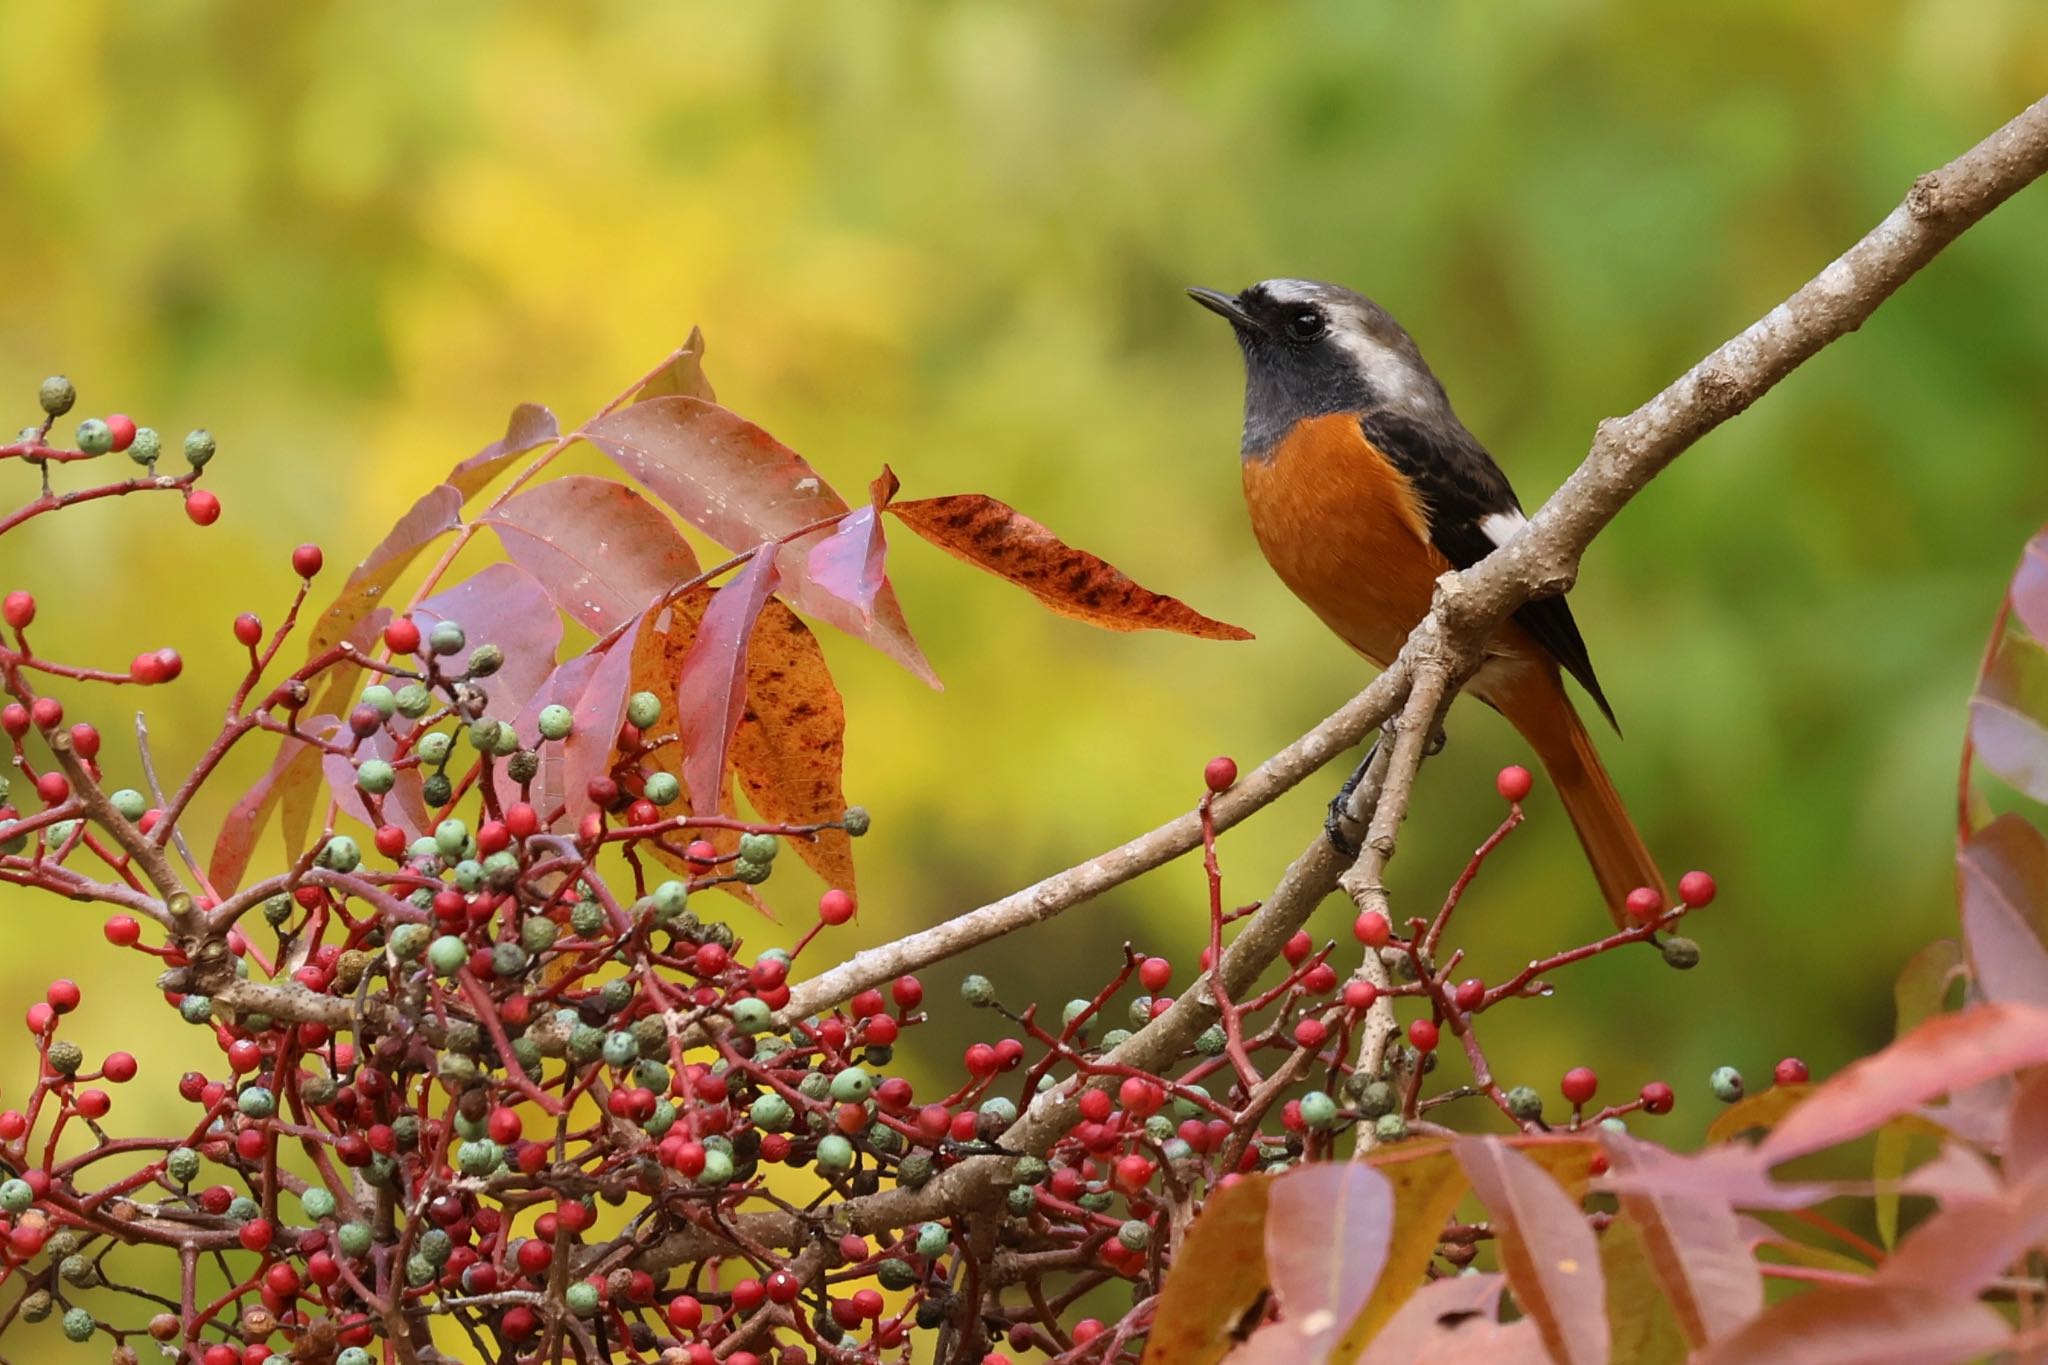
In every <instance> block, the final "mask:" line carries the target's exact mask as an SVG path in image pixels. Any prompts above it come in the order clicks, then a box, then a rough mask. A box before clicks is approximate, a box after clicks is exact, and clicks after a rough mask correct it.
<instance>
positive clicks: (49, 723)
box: [28, 697, 64, 730]
mask: <svg viewBox="0 0 2048 1365" xmlns="http://www.w3.org/2000/svg"><path fill="white" fill-rule="evenodd" d="M28 715H29V719H30V720H32V721H34V722H35V723H36V729H38V730H54V729H56V728H57V727H58V726H60V725H62V724H63V723H64V703H63V702H61V701H58V700H57V699H56V698H55V697H37V698H36V699H35V700H34V701H33V702H31V703H30V704H29V708H28Z"/></svg>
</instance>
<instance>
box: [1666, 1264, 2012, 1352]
mask: <svg viewBox="0 0 2048 1365" xmlns="http://www.w3.org/2000/svg"><path fill="white" fill-rule="evenodd" d="M2010 1334H2011V1329H2010V1328H2009V1327H2007V1326H2006V1324H2005V1320H2004V1319H2003V1318H2001V1317H1999V1316H1998V1314H1997V1313H1996V1312H1994V1311H1993V1310H1991V1309H1990V1308H1987V1307H1985V1306H1984V1305H1983V1304H1980V1303H1965V1302H1962V1301H1960V1300H1957V1299H1952V1298H1949V1297H1947V1296H1946V1295H1943V1294H1938V1293H1936V1292H1935V1291H1933V1290H1931V1289H1920V1288H1916V1287H1914V1286H1911V1285H1893V1284H1871V1285H1869V1286H1861V1285H1855V1286H1841V1287H1837V1286H1834V1285H1827V1286H1823V1287H1821V1288H1818V1289H1813V1290H1809V1291H1807V1292H1806V1293H1803V1294H1797V1295H1794V1296H1793V1297H1791V1298H1789V1299H1786V1300H1784V1301H1783V1302H1782V1303H1778V1304H1775V1305H1773V1306H1772V1307H1771V1308H1770V1309H1768V1310H1767V1311H1766V1312H1765V1313H1764V1314H1763V1315H1762V1316H1760V1317H1758V1318H1757V1319H1756V1320H1755V1321H1753V1322H1751V1323H1750V1324H1749V1325H1748V1326H1747V1327H1745V1328H1743V1329H1742V1330H1741V1331H1739V1332H1737V1333H1735V1334H1734V1335H1733V1336H1728V1337H1723V1338H1722V1339H1721V1340H1720V1341H1718V1342H1716V1343H1715V1344H1714V1345H1713V1346H1710V1347H1708V1348H1707V1350H1705V1351H1704V1352H1702V1353H1700V1354H1699V1355H1696V1356H1694V1357H1693V1365H1758V1362H1761V1361H1769V1362H1770V1365H1950V1362H1953V1361H1961V1360H1968V1359H1970V1358H1972V1357H1974V1356H1980V1355H1983V1354H1985V1353H1987V1352H1989V1351H1993V1350H1996V1349H1997V1348H1998V1347H1999V1346H2000V1345H2001V1344H2002V1343H2003V1342H2004V1341H2005V1340H2006V1338H2007V1337H2008V1336H2009V1335H2010Z"/></svg>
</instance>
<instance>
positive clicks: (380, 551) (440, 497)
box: [306, 483, 462, 657]
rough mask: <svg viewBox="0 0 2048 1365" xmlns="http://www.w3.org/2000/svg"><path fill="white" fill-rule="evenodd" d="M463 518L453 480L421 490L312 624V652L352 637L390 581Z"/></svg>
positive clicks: (458, 495) (314, 652)
mask: <svg viewBox="0 0 2048 1365" xmlns="http://www.w3.org/2000/svg"><path fill="white" fill-rule="evenodd" d="M461 520H462V494H461V492H460V491H458V490H457V489H456V488H455V487H454V486H453V485H451V484H445V483H443V484H436V485H434V487H432V488H430V489H428V490H427V491H426V492H425V493H423V494H421V495H420V498H419V500H418V501H417V502H415V503H413V505H412V507H411V508H410V509H409V510H408V511H407V512H406V514H405V515H404V516H402V517H400V518H399V519H398V524H397V525H395V526H393V527H392V528H391V530H390V532H389V533H388V534H387V535H386V536H385V537H384V539H383V540H381V541H379V542H378V543H377V548H375V549H374V550H372V551H370V553H369V555H368V556H367V557H366V558H365V559H364V560H363V562H362V563H360V564H358V565H356V567H355V569H354V570H353V571H352V572H351V573H350V574H349V576H348V581H347V582H345V583H343V584H342V585H341V592H340V594H339V595H338V596H336V597H335V599H334V601H333V602H331V603H330V604H329V605H328V607H327V610H326V611H324V612H322V613H321V614H320V619H319V620H318V621H316V622H315V623H314V625H313V631H312V635H311V636H310V638H309V639H308V642H307V647H306V653H307V655H308V657H311V656H313V655H317V654H321V653H324V652H326V651H327V650H329V649H332V648H333V647H334V646H335V645H337V644H340V643H341V642H342V641H343V640H344V639H346V638H348V635H349V632H350V631H352V630H354V629H355V627H356V626H357V625H358V624H360V623H361V621H362V619H363V618H364V617H365V616H367V615H368V614H369V612H370V609H371V607H372V606H374V605H376V604H377V602H378V600H379V599H380V598H382V597H383V595H384V594H385V593H386V592H388V591H390V589H391V585H392V583H394V582H396V581H397V579H398V576H399V575H400V574H401V573H404V572H405V569H406V566H407V565H409V564H411V563H412V562H413V560H414V559H416V558H418V556H419V552H420V551H421V550H423V549H425V548H426V547H427V546H428V545H430V544H432V543H433V542H434V541H435V540H436V539H437V538H439V537H441V536H443V535H446V534H447V533H448V532H450V531H452V530H454V529H455V528H456V526H457V525H459V524H460V523H461Z"/></svg>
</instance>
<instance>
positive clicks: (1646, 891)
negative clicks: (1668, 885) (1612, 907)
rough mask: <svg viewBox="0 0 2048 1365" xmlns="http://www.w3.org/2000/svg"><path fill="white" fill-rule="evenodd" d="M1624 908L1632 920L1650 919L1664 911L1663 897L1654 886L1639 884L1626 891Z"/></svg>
mask: <svg viewBox="0 0 2048 1365" xmlns="http://www.w3.org/2000/svg"><path fill="white" fill-rule="evenodd" d="M1625 908H1626V910H1627V911H1628V917H1629V918H1630V919H1632V920H1638V921H1641V920H1652V919H1655V918H1656V917H1657V916H1658V915H1661V914H1662V913H1664V897H1663V895H1662V894H1661V893H1660V892H1658V891H1657V889H1656V888H1655V887H1649V886H1639V887H1637V888H1636V889H1635V890H1633V891H1631V892H1629V893H1628V901H1627V904H1626V906H1625Z"/></svg>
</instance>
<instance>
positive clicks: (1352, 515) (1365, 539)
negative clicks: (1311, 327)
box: [1244, 413, 1450, 667]
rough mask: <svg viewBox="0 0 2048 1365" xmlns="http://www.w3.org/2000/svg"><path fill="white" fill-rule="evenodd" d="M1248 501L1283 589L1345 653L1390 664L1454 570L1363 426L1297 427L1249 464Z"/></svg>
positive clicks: (1339, 418)
mask: <svg viewBox="0 0 2048 1365" xmlns="http://www.w3.org/2000/svg"><path fill="white" fill-rule="evenodd" d="M1244 500H1245V505H1246V506H1247V507H1248V508H1249V509H1250V511H1251V519H1252V532H1253V534H1254V535H1256V536H1257V537H1258V540H1259V547H1260V548H1261V549H1263V550H1264V551H1265V552H1266V561H1267V562H1268V563H1270V564H1271V565H1272V566H1273V571H1274V572H1275V573H1277V574H1279V575H1280V579H1281V581H1282V582H1284V583H1285V584H1286V585H1287V586H1288V587H1289V588H1291V589H1292V590H1293V591H1294V595H1295V596H1296V597H1299V598H1300V599H1301V600H1302V601H1303V602H1305V603H1307V604H1308V606H1309V609H1310V610H1311V611H1313V612H1315V614H1316V615H1317V616H1319V617H1321V618H1322V620H1323V624H1325V625H1327V626H1328V627H1329V628H1330V629H1331V630H1333V631H1335V632H1336V633H1337V635H1338V636H1339V637H1340V638H1341V639H1343V640H1344V642H1345V643H1346V644H1348V645H1350V646H1351V647H1352V648H1353V649H1355V650H1357V651H1358V652H1359V653H1361V654H1363V655H1365V657H1366V658H1368V659H1371V660H1372V661H1373V662H1374V663H1377V664H1379V665H1381V666H1382V667H1384V666H1385V665H1386V664H1387V663H1388V662H1389V661H1391V660H1392V659H1393V657H1394V656H1395V655H1396V654H1398V653H1399V652H1400V649H1401V643H1402V641H1404V640H1406V639H1407V638H1408V632H1409V631H1410V630H1412V629H1413V628H1414V626H1415V623H1416V622H1417V621H1420V620H1421V619H1422V617H1423V614H1424V613H1425V612H1427V611H1428V610H1429V601H1430V595H1431V593H1432V591H1433V590H1434V587H1435V584H1436V579H1437V575H1439V574H1441V573H1443V572H1444V571H1445V570H1447V569H1449V568H1450V564H1449V562H1448V561H1447V560H1445V559H1444V557H1443V555H1442V554H1441V553H1439V552H1438V550H1437V548H1436V547H1435V546H1434V545H1432V544H1430V541H1429V528H1428V523H1427V521H1426V520H1425V519H1424V512H1423V508H1422V505H1421V503H1420V502H1419V501H1418V500H1417V498H1416V496H1415V493H1414V490H1413V489H1412V488H1411V487H1410V485H1409V483H1408V480H1407V479H1406V478H1404V477H1402V475H1401V474H1400V473H1399V472H1398V471H1397V470H1395V468H1394V467H1393V465H1391V464H1390V463H1388V461H1387V458H1386V456H1384V455H1382V454H1381V453H1380V452H1379V451H1378V450H1377V449H1375V448H1374V447H1373V445H1372V443H1371V442H1369V441H1367V440H1366V439H1365V433H1364V432H1363V431H1361V430H1360V429H1359V425H1358V419H1357V418H1356V417H1353V416H1350V415H1347V414H1344V413H1332V414H1331V415H1329V416H1327V417H1314V418H1310V419H1308V420H1307V421H1304V422H1300V423H1297V424H1296V425H1295V427H1294V430H1293V431H1291V432H1289V433H1288V435H1287V437H1286V439H1284V440H1282V441H1281V442H1280V443H1279V444H1278V445H1277V446H1275V447H1274V448H1273V450H1272V451H1271V452H1270V453H1269V454H1268V455H1266V456H1264V457H1263V458H1259V459H1247V460H1246V461H1244Z"/></svg>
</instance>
